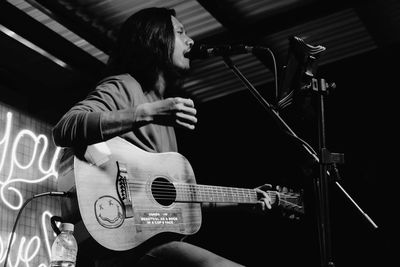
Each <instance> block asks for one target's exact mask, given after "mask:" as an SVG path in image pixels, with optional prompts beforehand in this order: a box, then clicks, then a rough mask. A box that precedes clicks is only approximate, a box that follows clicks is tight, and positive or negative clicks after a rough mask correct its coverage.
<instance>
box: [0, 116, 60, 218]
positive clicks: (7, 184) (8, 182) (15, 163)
mask: <svg viewBox="0 0 400 267" xmlns="http://www.w3.org/2000/svg"><path fill="white" fill-rule="evenodd" d="M11 124H12V113H11V112H7V121H6V127H5V133H4V136H3V138H2V139H1V140H0V147H3V153H2V154H1V158H0V172H1V171H2V170H3V167H4V163H5V159H6V158H7V152H8V149H9V143H10V137H11V135H10V133H11ZM24 137H28V138H30V139H31V140H32V141H33V142H34V146H33V151H32V153H31V155H30V159H29V160H28V162H27V163H21V162H20V161H19V160H18V158H17V153H16V152H17V149H18V146H19V145H20V143H21V140H22V138H24ZM41 143H42V147H41ZM47 147H48V139H47V137H46V136H45V135H43V134H39V135H36V134H35V133H33V132H32V131H30V130H27V129H24V130H21V131H20V132H18V133H17V135H16V136H15V139H14V142H13V144H12V146H11V156H10V159H11V161H10V167H9V170H8V175H7V177H6V179H5V181H0V198H1V200H2V201H3V202H4V204H5V205H6V206H7V207H9V208H10V209H13V210H18V209H20V208H21V206H22V205H23V203H24V201H23V197H22V194H21V192H20V191H19V190H18V189H17V188H16V187H14V186H12V184H15V183H29V184H33V183H40V182H42V181H44V180H46V179H48V178H50V177H55V178H57V177H58V173H57V171H56V170H55V164H56V161H57V158H58V155H59V153H60V150H61V149H60V148H59V147H57V148H56V150H55V152H54V155H53V159H52V161H51V165H50V167H49V168H48V169H47V170H46V169H45V168H44V167H43V157H44V156H45V153H46V151H47ZM40 148H41V151H40V152H38V150H39V149H40ZM36 160H37V167H38V169H39V171H40V172H41V174H42V175H43V176H41V177H37V178H34V179H23V178H14V177H13V174H14V169H15V168H19V169H20V170H26V169H28V168H31V167H32V166H33V164H34V162H35V161H36ZM5 189H7V190H9V191H12V192H13V193H14V194H16V196H17V198H18V200H17V203H16V204H14V203H11V202H10V201H8V199H7V197H6V195H5V192H4V190H5Z"/></svg>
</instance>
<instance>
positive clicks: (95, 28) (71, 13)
mask: <svg viewBox="0 0 400 267" xmlns="http://www.w3.org/2000/svg"><path fill="white" fill-rule="evenodd" d="M25 1H27V2H29V3H30V4H32V5H33V6H35V7H36V8H38V9H40V10H41V11H42V12H43V13H45V14H47V15H48V16H49V17H51V18H53V19H54V20H56V21H58V22H59V23H60V24H62V25H63V26H65V27H66V28H68V29H70V30H71V31H72V32H74V33H76V34H77V35H79V36H81V37H82V38H84V39H85V40H86V41H88V42H89V43H91V44H92V45H94V46H96V47H97V48H98V49H100V50H102V51H103V52H104V53H106V54H109V52H110V49H111V47H112V45H113V43H114V41H115V40H114V39H115V38H114V37H113V31H112V30H111V29H109V28H108V27H106V26H105V25H104V24H103V23H102V21H101V18H94V17H92V16H90V15H89V13H88V12H86V11H85V10H84V9H83V8H82V7H81V6H79V5H78V4H75V2H73V1H70V2H65V1H58V0H25Z"/></svg>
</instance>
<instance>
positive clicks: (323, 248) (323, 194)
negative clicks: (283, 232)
mask: <svg viewBox="0 0 400 267" xmlns="http://www.w3.org/2000/svg"><path fill="white" fill-rule="evenodd" d="M268 50H269V49H268ZM222 58H223V60H224V61H225V64H226V65H227V66H228V67H229V68H230V69H231V70H232V71H233V72H234V74H235V75H236V76H237V77H238V78H239V79H240V80H241V81H242V82H243V83H244V84H245V85H246V87H247V88H248V89H249V90H250V92H251V93H252V94H253V96H254V97H255V98H256V99H257V100H258V101H259V102H260V103H261V105H262V106H263V107H264V108H265V109H266V111H267V112H268V113H269V114H271V115H272V117H273V118H274V119H275V121H277V122H278V124H279V125H280V126H281V127H282V128H283V130H285V131H286V133H287V134H290V135H291V136H293V137H294V138H296V139H297V140H298V141H300V142H301V143H302V146H303V148H304V149H305V150H306V151H307V152H308V153H309V154H310V155H311V157H313V158H314V160H315V162H317V163H319V177H318V178H317V179H316V180H314V190H315V193H316V196H317V203H318V212H317V221H318V235H319V246H320V260H321V267H334V266H335V264H334V262H333V259H332V247H331V233H330V219H329V197H328V189H329V187H328V186H329V179H328V178H329V177H328V176H330V172H329V170H333V177H332V178H333V180H334V182H335V184H336V185H337V186H338V187H339V189H340V190H341V191H342V192H343V193H344V194H345V196H346V197H347V198H349V200H350V201H351V202H352V203H353V204H354V205H355V207H356V208H357V209H358V210H359V212H360V213H361V214H362V215H363V216H364V217H365V218H366V219H367V220H368V221H369V222H370V223H371V224H372V226H373V227H374V228H375V229H376V228H378V226H377V225H376V224H375V223H374V222H373V221H372V220H371V218H370V217H369V216H368V215H367V214H366V213H365V212H364V211H363V210H362V209H361V208H360V207H359V206H358V205H357V204H356V202H355V201H354V200H353V199H352V198H351V197H350V195H349V194H348V193H347V192H346V191H345V190H344V189H343V187H342V186H341V185H340V184H339V181H338V180H339V179H340V175H339V173H338V170H337V168H336V164H337V163H340V164H342V163H344V154H342V153H331V152H329V151H328V149H327V148H326V140H325V117H324V96H325V95H327V93H328V88H329V87H331V88H334V87H335V85H334V84H332V85H328V84H327V83H326V82H325V80H324V79H315V78H312V81H311V85H310V87H311V89H312V91H315V92H317V93H318V94H319V99H318V100H319V101H318V104H319V106H318V111H319V112H318V114H319V116H318V144H319V156H318V155H317V153H316V152H315V151H314V150H313V148H312V147H311V146H310V145H308V144H307V143H306V142H305V141H303V140H302V139H300V138H299V137H298V136H297V135H296V134H295V133H294V132H293V130H292V129H290V127H289V126H288V125H287V124H286V122H285V121H284V120H283V119H282V118H281V117H280V116H279V114H278V113H277V111H275V110H274V109H273V106H272V105H270V104H269V103H268V102H267V101H266V100H265V99H264V98H263V97H262V96H261V94H260V93H259V92H258V91H257V89H256V88H254V86H253V85H252V84H251V83H250V82H249V81H248V80H247V79H246V77H245V76H244V75H243V74H242V73H241V72H240V70H239V69H238V68H237V67H236V66H235V65H234V63H233V61H232V60H231V58H229V56H223V57H222ZM329 166H331V168H329Z"/></svg>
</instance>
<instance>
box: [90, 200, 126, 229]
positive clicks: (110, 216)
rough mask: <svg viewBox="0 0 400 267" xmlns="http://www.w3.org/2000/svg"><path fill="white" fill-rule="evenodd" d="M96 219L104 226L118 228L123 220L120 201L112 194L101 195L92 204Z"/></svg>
mask: <svg viewBox="0 0 400 267" xmlns="http://www.w3.org/2000/svg"><path fill="white" fill-rule="evenodd" d="M94 211H95V215H96V219H97V221H98V222H99V224H100V225H101V226H103V227H105V228H118V227H119V226H121V224H122V223H123V222H124V219H125V218H124V217H125V216H124V214H123V209H122V205H121V203H120V202H119V201H118V200H116V199H115V198H114V197H112V196H102V197H100V198H99V199H97V201H96V202H95V204H94Z"/></svg>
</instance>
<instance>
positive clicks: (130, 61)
mask: <svg viewBox="0 0 400 267" xmlns="http://www.w3.org/2000/svg"><path fill="white" fill-rule="evenodd" d="M171 16H176V13H175V10H173V9H168V8H156V7H152V8H146V9H142V10H140V11H138V12H136V13H135V14H133V15H131V16H130V17H129V18H128V19H127V20H126V21H125V22H124V23H123V24H122V26H121V28H120V30H119V34H118V36H117V42H116V46H115V48H114V50H113V51H112V53H111V55H110V58H109V61H108V64H107V65H108V66H107V71H106V75H117V74H123V73H129V74H131V75H132V76H133V77H134V78H135V79H136V80H138V82H139V83H140V84H141V85H142V87H143V89H144V90H145V91H149V90H152V89H153V88H154V85H155V82H156V80H157V78H158V74H159V73H160V72H163V73H164V77H165V79H166V81H167V85H168V84H169V85H171V83H172V84H174V85H176V84H179V83H178V82H177V80H178V78H180V76H181V75H180V73H179V72H178V71H177V70H176V68H175V67H174V65H173V63H172V55H173V51H174V46H175V35H174V28H173V25H172V21H171Z"/></svg>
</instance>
